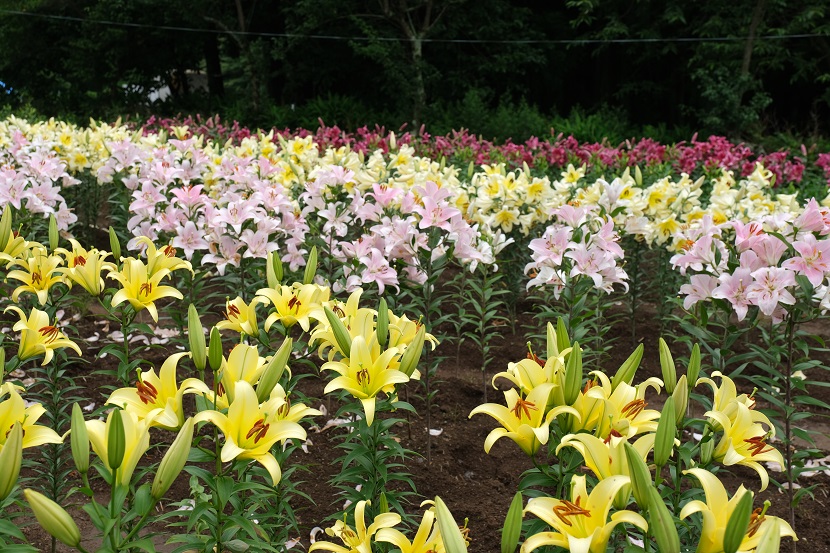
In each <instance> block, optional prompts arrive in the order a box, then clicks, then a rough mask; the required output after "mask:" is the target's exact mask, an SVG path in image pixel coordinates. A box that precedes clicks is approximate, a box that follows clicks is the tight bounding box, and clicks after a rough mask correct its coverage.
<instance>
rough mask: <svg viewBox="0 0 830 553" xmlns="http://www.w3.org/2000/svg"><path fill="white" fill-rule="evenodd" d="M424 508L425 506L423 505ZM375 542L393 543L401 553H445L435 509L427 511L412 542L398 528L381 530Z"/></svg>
mask: <svg viewBox="0 0 830 553" xmlns="http://www.w3.org/2000/svg"><path fill="white" fill-rule="evenodd" d="M421 506H423V504H422V505H421ZM375 541H380V542H386V543H391V544H392V545H394V546H395V547H396V548H398V549H399V550H400V552H401V553H445V551H446V549H445V547H444V541H443V540H442V539H441V532H440V530H439V528H438V525H437V524H435V509H434V508H432V509H427V510H426V511H424V516H423V517H422V518H421V524H420V525H418V530H417V531H416V532H415V536H414V537H413V538H412V541H411V542H410V541H409V540H408V539H407V537H406V536H405V535H404V534H403V532H401V531H400V530H398V529H397V528H381V529H380V530H379V531H378V533H377V534H376V535H375Z"/></svg>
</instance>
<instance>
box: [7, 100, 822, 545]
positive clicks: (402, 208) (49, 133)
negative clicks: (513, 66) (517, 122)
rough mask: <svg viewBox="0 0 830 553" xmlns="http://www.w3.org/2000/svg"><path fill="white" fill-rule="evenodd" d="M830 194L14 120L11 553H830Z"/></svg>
mask: <svg viewBox="0 0 830 553" xmlns="http://www.w3.org/2000/svg"><path fill="white" fill-rule="evenodd" d="M828 183H830V153H824V152H820V151H818V150H817V149H816V148H815V147H808V146H802V148H801V149H800V151H797V152H794V153H793V152H789V151H779V152H759V151H755V150H753V149H752V148H751V147H749V146H746V145H743V144H735V143H732V142H730V141H728V140H726V139H725V138H722V137H710V138H708V139H707V140H699V139H698V138H697V137H694V138H692V140H690V141H689V142H688V143H681V144H674V145H663V144H659V143H657V142H655V141H653V140H650V139H647V138H646V139H642V140H638V141H627V142H626V143H623V144H620V145H616V146H614V145H610V144H607V143H600V144H587V143H580V142H579V141H578V140H576V139H575V138H573V137H564V136H561V135H560V136H551V137H550V138H548V139H537V138H532V139H530V140H528V141H527V142H525V143H523V144H514V143H512V142H509V141H508V142H507V143H506V144H494V143H491V142H488V141H485V140H482V139H481V138H479V137H476V136H473V135H470V134H469V133H467V132H465V131H463V130H462V131H458V132H454V133H452V134H450V135H447V136H429V135H428V134H426V133H424V132H421V133H419V134H417V135H414V134H410V133H396V132H390V131H387V130H386V129H383V128H375V129H368V128H364V129H361V130H359V131H358V132H356V133H353V134H350V133H345V132H343V131H341V130H340V129H338V128H337V127H325V126H321V127H320V128H319V129H317V130H316V131H306V130H296V131H289V130H287V129H286V130H278V129H272V130H270V131H267V132H266V131H256V132H255V131H251V130H249V129H245V128H241V127H239V126H238V125H237V124H230V125H227V124H225V123H223V122H221V121H220V120H219V119H218V118H211V119H201V118H195V119H194V118H188V119H183V120H166V119H155V118H153V119H151V120H150V121H147V122H146V123H145V124H144V125H136V124H122V123H121V122H120V121H118V122H116V123H113V124H109V123H103V122H95V121H91V122H90V125H89V126H87V127H78V126H75V125H71V124H68V123H65V122H61V121H56V120H48V121H40V122H29V121H24V120H21V119H16V118H13V117H12V118H9V119H6V120H4V121H0V209H2V218H1V219H0V274H1V275H2V279H0V312H2V315H0V550H2V551H9V552H29V551H53V552H54V551H71V550H77V551H82V552H83V551H101V552H128V551H129V552H137V551H147V552H152V551H173V552H191V551H193V552H197V551H198V552H225V551H231V552H241V551H309V552H311V551H319V550H324V551H332V552H335V553H358V552H359V553H372V552H375V553H391V552H401V553H443V552H446V553H462V552H465V551H468V550H469V551H480V552H483V553H490V552H494V553H495V552H497V551H498V552H501V553H514V552H516V551H520V552H521V553H530V552H531V551H575V552H582V553H600V552H606V551H609V552H610V551H614V552H624V553H633V552H637V551H655V552H678V553H679V552H681V551H684V552H685V551H697V552H699V553H722V552H723V553H736V552H739V551H741V552H750V551H756V552H758V553H771V552H775V551H779V550H792V551H796V548H800V549H801V550H803V551H830V535H828V533H827V530H826V528H824V526H826V524H825V523H826V521H825V520H824V515H822V514H821V513H822V512H823V511H824V509H825V506H824V505H825V502H826V495H827V491H826V490H827V484H828V482H830V479H828V478H827V476H826V474H825V472H824V471H825V470H826V467H828V466H830V455H828V452H827V451H824V450H827V449H830V443H828V440H827V437H826V433H827V429H828V428H827V426H826V424H824V423H822V422H821V421H822V420H823V419H824V418H826V416H827V415H828V414H830V403H828V401H830V393H828V391H827V388H828V386H830V378H828V371H827V369H828V362H830V355H828V352H827V350H826V348H825V345H824V340H825V339H826V338H827V337H828V336H830V333H828V332H827V320H828V315H827V311H828V310H829V309H830V284H828V276H830V238H829V237H828V235H830V196H828V195H827V189H828Z"/></svg>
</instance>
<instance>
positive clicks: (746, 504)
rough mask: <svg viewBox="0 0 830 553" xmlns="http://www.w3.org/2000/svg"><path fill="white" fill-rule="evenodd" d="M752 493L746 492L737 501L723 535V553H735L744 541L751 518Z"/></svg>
mask: <svg viewBox="0 0 830 553" xmlns="http://www.w3.org/2000/svg"><path fill="white" fill-rule="evenodd" d="M752 499H753V497H752V492H750V491H746V492H744V494H743V495H742V496H741V498H740V499H739V500H738V505H737V506H735V510H734V511H732V515H731V516H730V517H729V520H728V521H727V523H726V531H725V532H724V534H723V553H736V552H737V551H738V548H739V547H740V546H741V542H742V541H744V536H745V535H746V531H747V529H748V528H749V519H750V517H751V516H752Z"/></svg>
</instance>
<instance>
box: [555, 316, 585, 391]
mask: <svg viewBox="0 0 830 553" xmlns="http://www.w3.org/2000/svg"><path fill="white" fill-rule="evenodd" d="M560 320H561V319H560ZM559 351H562V350H559ZM580 390H582V348H580V347H579V342H574V345H573V349H572V350H571V353H570V355H568V362H567V364H566V365H565V390H564V391H565V404H566V405H573V404H574V403H575V402H576V398H578V397H579V392H580Z"/></svg>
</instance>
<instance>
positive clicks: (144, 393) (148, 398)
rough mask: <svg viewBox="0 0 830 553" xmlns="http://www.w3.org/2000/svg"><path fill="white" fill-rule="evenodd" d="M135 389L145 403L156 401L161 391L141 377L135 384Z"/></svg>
mask: <svg viewBox="0 0 830 553" xmlns="http://www.w3.org/2000/svg"><path fill="white" fill-rule="evenodd" d="M135 389H136V391H137V392H138V398H139V399H140V400H141V401H142V403H144V404H145V405H148V404H150V403H155V402H156V398H157V397H158V394H159V392H158V390H157V389H156V387H155V386H153V385H152V384H151V383H149V382H144V381H143V380H141V378H140V377H139V379H138V382H136V384H135Z"/></svg>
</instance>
